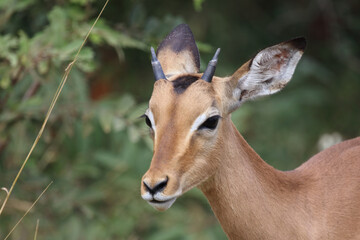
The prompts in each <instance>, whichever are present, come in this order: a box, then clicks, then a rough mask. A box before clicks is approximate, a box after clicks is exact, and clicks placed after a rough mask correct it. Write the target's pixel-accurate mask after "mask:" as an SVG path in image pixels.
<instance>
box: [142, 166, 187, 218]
mask: <svg viewBox="0 0 360 240" xmlns="http://www.w3.org/2000/svg"><path fill="white" fill-rule="evenodd" d="M179 195H180V191H179V190H178V185H177V184H176V180H175V178H174V177H171V176H169V175H162V174H159V173H157V172H153V171H151V170H149V171H148V172H147V173H146V174H145V175H144V177H143V181H142V187H141V196H142V198H143V199H144V200H146V201H147V202H148V203H149V204H150V205H151V206H153V207H154V208H155V209H157V210H160V211H165V210H166V209H168V208H169V207H171V205H172V204H173V203H174V202H175V200H176V198H177V197H178V196H179Z"/></svg>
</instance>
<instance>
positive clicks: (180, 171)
mask: <svg viewBox="0 0 360 240" xmlns="http://www.w3.org/2000/svg"><path fill="white" fill-rule="evenodd" d="M305 45H306V43H305V39H304V38H297V39H293V40H290V41H287V42H283V43H280V44H278V45H275V46H272V47H269V48H266V49H264V50H262V51H260V52H259V53H258V54H257V55H256V56H255V57H254V58H253V59H251V60H249V61H248V62H246V63H245V64H244V65H242V66H241V67H240V68H239V69H238V70H237V71H236V72H235V73H234V74H233V75H232V76H229V77H224V78H220V77H216V76H214V72H215V68H216V63H217V57H218V54H219V49H218V51H216V53H215V55H214V57H213V59H212V60H211V61H210V63H209V64H208V67H207V69H206V70H205V72H204V73H203V74H201V73H198V72H199V68H200V60H199V51H198V49H197V46H196V43H195V40H194V37H193V34H192V32H191V30H190V29H189V27H188V26H187V25H185V24H182V25H179V26H178V27H176V28H175V29H174V30H173V31H172V32H171V33H170V34H169V35H168V36H167V37H166V38H165V39H164V40H163V42H162V43H161V44H160V46H159V47H158V49H157V54H155V52H154V51H153V49H152V65H153V69H154V75H155V79H156V81H155V84H154V89H153V93H152V96H151V99H150V102H149V108H148V109H147V111H146V113H145V119H146V124H147V125H148V126H149V128H150V132H151V136H152V138H153V141H154V155H153V158H152V161H151V165H150V168H149V170H148V171H147V172H146V173H145V175H144V176H143V179H142V183H141V194H142V197H143V199H145V200H146V201H148V202H149V204H151V205H152V206H153V207H155V208H156V209H158V210H166V209H167V208H169V207H170V206H171V205H172V204H173V203H174V201H175V200H176V198H177V197H179V196H180V195H181V194H183V193H184V192H186V191H187V190H189V189H191V188H193V187H195V186H197V185H199V184H201V183H203V182H204V181H206V180H207V179H208V178H209V177H211V176H213V175H214V174H215V173H216V170H217V168H218V166H219V164H221V156H219V154H218V152H219V150H220V149H221V148H222V145H223V144H224V142H226V139H224V137H223V135H224V134H223V133H224V131H225V129H226V125H227V124H229V123H230V114H231V112H232V111H234V110H235V109H237V108H238V107H239V106H240V105H241V104H242V103H243V102H245V101H247V100H249V99H253V98H256V97H259V96H264V95H269V94H273V93H276V92H278V91H280V90H281V89H282V88H283V87H285V85H286V84H287V83H288V82H289V81H290V79H291V77H292V75H293V73H294V70H295V67H296V65H297V63H298V61H299V60H300V58H301V55H302V53H303V50H304V48H305Z"/></svg>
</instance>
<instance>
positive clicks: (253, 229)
mask: <svg viewBox="0 0 360 240" xmlns="http://www.w3.org/2000/svg"><path fill="white" fill-rule="evenodd" d="M222 131H224V132H223V133H222V136H223V138H222V139H223V140H224V141H222V143H223V145H222V146H221V148H219V149H218V150H217V153H216V155H215V157H216V156H218V158H220V159H218V160H219V161H220V163H221V165H220V166H219V167H218V169H217V171H216V173H215V174H214V176H212V177H210V178H209V179H208V180H207V181H206V182H205V183H203V184H202V185H201V186H200V189H201V190H202V191H203V192H204V194H205V196H206V197H207V199H208V200H209V202H210V205H211V207H212V209H213V211H214V213H215V215H216V216H217V218H218V220H219V222H220V224H221V225H222V227H223V229H224V231H225V232H226V234H227V235H228V237H229V238H230V239H283V238H282V237H281V235H282V234H284V236H283V237H284V238H286V236H288V235H286V234H290V236H291V235H292V236H299V237H305V236H306V235H307V234H308V232H309V231H310V230H311V228H312V227H311V225H310V224H309V223H308V222H305V221H302V219H305V215H306V214H308V213H307V212H306V209H304V208H302V205H304V204H306V201H305V199H304V196H303V191H304V189H305V186H304V185H303V184H300V180H301V179H302V178H303V177H304V176H301V174H300V173H299V172H297V171H291V172H286V173H285V172H281V171H278V170H276V169H274V168H273V167H271V166H270V165H268V164H266V163H265V162H264V161H263V160H262V159H261V158H260V156H259V155H258V154H256V152H255V151H254V150H253V149H252V148H251V147H250V146H249V145H248V143H247V142H246V141H245V140H244V139H243V137H242V136H241V135H240V133H239V132H238V131H237V129H236V128H235V126H234V125H233V123H232V122H231V120H230V118H228V119H224V124H223V128H222ZM219 156H220V157H219ZM302 180H304V179H302ZM301 182H303V181H301ZM305 195H306V194H305ZM295 200H296V204H295ZM304 206H305V205H304ZM285 223H286V224H285ZM302 226H303V227H304V229H303V230H302V229H301V227H302ZM285 228H286V229H285ZM293 239H296V237H295V238H293Z"/></svg>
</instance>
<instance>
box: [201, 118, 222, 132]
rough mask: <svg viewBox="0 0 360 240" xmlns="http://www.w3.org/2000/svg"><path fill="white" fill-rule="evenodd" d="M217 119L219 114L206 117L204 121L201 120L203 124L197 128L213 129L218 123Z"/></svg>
mask: <svg viewBox="0 0 360 240" xmlns="http://www.w3.org/2000/svg"><path fill="white" fill-rule="evenodd" d="M219 119H220V116H219V115H215V116H212V117H209V118H208V119H206V121H205V122H203V124H201V125H200V127H199V128H198V130H202V129H210V130H214V129H215V128H216V127H217V125H218V123H219Z"/></svg>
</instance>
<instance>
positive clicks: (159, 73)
mask: <svg viewBox="0 0 360 240" xmlns="http://www.w3.org/2000/svg"><path fill="white" fill-rule="evenodd" d="M150 50H151V65H152V68H153V71H154V75H155V81H157V80H159V79H166V76H165V74H164V71H163V70H162V67H161V64H160V62H159V60H158V59H157V58H156V54H155V50H154V48H153V47H151V48H150Z"/></svg>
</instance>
